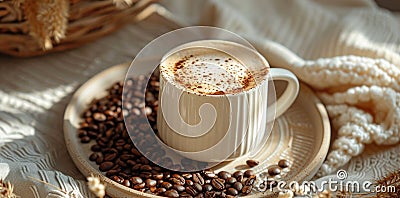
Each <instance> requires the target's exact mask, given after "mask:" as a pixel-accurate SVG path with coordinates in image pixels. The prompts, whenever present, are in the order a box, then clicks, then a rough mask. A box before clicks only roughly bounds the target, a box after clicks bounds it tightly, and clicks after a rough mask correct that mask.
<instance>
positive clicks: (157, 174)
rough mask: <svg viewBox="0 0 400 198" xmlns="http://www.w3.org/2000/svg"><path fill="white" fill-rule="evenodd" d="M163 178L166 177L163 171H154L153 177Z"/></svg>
mask: <svg viewBox="0 0 400 198" xmlns="http://www.w3.org/2000/svg"><path fill="white" fill-rule="evenodd" d="M163 178H164V174H163V173H154V174H153V179H156V180H161V179H163Z"/></svg>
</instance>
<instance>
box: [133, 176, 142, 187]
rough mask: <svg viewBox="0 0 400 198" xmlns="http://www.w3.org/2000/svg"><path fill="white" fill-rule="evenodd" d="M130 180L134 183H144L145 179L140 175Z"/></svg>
mask: <svg viewBox="0 0 400 198" xmlns="http://www.w3.org/2000/svg"><path fill="white" fill-rule="evenodd" d="M130 180H131V182H132V184H133V185H136V184H141V183H143V180H142V178H140V177H132V178H131V179H130Z"/></svg>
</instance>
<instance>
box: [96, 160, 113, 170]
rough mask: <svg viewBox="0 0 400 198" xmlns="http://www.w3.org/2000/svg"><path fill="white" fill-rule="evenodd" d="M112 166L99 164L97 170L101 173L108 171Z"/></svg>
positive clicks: (111, 164) (108, 163)
mask: <svg viewBox="0 0 400 198" xmlns="http://www.w3.org/2000/svg"><path fill="white" fill-rule="evenodd" d="M113 166H114V163H113V162H103V163H101V164H100V166H99V169H100V171H101V172H105V171H108V170H110V169H111V168H112V167H113Z"/></svg>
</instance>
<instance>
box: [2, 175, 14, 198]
mask: <svg viewBox="0 0 400 198" xmlns="http://www.w3.org/2000/svg"><path fill="white" fill-rule="evenodd" d="M13 191H14V186H13V185H12V184H11V183H10V182H4V181H3V180H2V179H0V198H17V197H19V196H17V195H15V194H14V192H13Z"/></svg>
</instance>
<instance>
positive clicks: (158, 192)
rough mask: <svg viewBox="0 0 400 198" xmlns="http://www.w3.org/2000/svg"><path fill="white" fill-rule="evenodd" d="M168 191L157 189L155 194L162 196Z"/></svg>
mask: <svg viewBox="0 0 400 198" xmlns="http://www.w3.org/2000/svg"><path fill="white" fill-rule="evenodd" d="M166 191H167V190H166V189H165V188H157V189H156V190H155V191H154V193H156V195H161V194H163V193H165V192H166Z"/></svg>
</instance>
